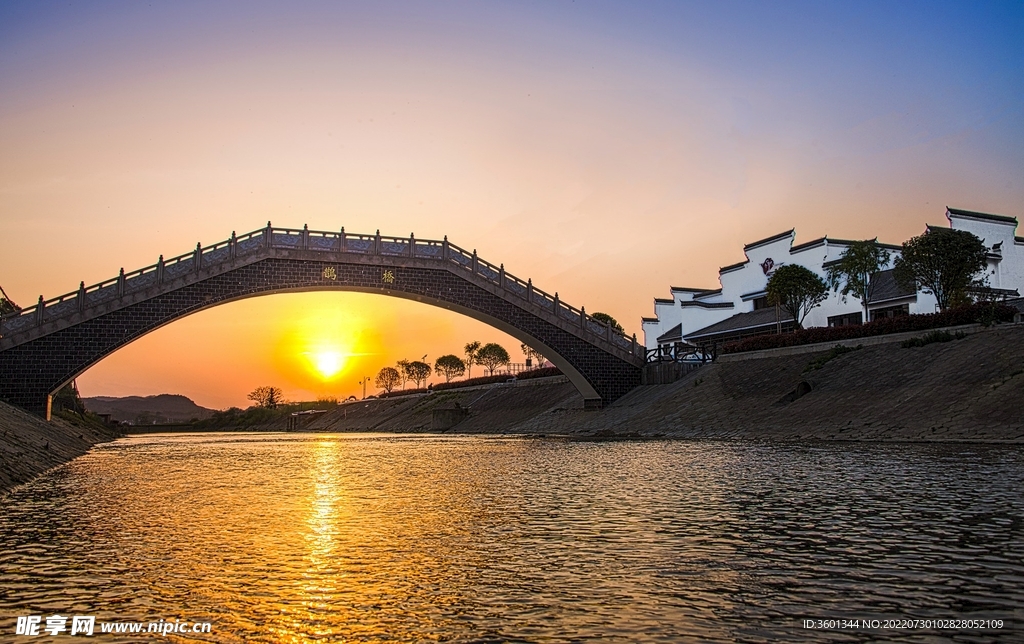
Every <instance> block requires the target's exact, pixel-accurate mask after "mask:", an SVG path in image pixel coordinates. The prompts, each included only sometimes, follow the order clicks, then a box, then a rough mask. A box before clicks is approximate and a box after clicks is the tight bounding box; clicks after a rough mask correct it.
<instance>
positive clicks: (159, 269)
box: [156, 255, 164, 284]
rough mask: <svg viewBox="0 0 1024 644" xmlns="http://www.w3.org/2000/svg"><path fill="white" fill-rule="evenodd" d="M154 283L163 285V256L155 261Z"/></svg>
mask: <svg viewBox="0 0 1024 644" xmlns="http://www.w3.org/2000/svg"><path fill="white" fill-rule="evenodd" d="M156 283H157V284H163V283H164V256H163V255H161V256H160V259H158V260H156Z"/></svg>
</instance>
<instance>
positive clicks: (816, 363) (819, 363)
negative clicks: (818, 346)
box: [804, 344, 861, 371]
mask: <svg viewBox="0 0 1024 644" xmlns="http://www.w3.org/2000/svg"><path fill="white" fill-rule="evenodd" d="M860 348H861V346H860V345H859V344H858V345H857V346H856V347H848V346H845V345H842V344H837V345H836V346H834V347H832V349H831V350H830V351H829V352H828V353H826V354H825V355H823V356H820V357H818V358H815V359H814V360H811V361H810V362H809V363H808V364H807V366H806V367H804V371H810V370H811V369H821V368H822V367H824V366H825V363H827V362H829V361H831V360H834V359H836V358H838V357H839V356H841V355H843V354H844V353H850V352H851V351H857V350H858V349H860Z"/></svg>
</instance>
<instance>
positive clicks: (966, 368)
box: [0, 324, 1024, 489]
mask: <svg viewBox="0 0 1024 644" xmlns="http://www.w3.org/2000/svg"><path fill="white" fill-rule="evenodd" d="M291 418H292V417H290V416H282V417H278V418H274V419H273V420H269V421H268V422H265V423H262V424H259V425H255V426H245V427H241V426H239V427H231V428H228V427H224V428H218V429H217V430H215V431H288V430H294V431H319V432H431V431H437V432H446V433H465V434H522V435H536V436H557V435H564V436H569V437H573V438H578V439H614V438H680V439H715V440H737V439H743V440H786V441H801V440H803V441H819V440H820V441H864V442H905V441H926V442H987V443H1017V444H1022V443H1024V325H1020V324H1017V325H1009V326H1002V327H998V328H994V329H988V330H983V331H981V332H977V333H972V334H969V335H966V336H965V337H963V338H961V339H954V340H951V341H948V342H934V343H931V344H927V345H925V346H918V347H913V348H905V347H903V346H902V345H901V344H900V343H895V342H894V343H888V344H879V345H872V346H864V347H862V348H860V349H855V350H851V351H847V352H845V353H840V352H834V351H832V350H831V349H825V348H822V349H821V350H819V351H817V352H811V353H796V354H789V355H775V356H770V357H759V358H756V359H751V360H731V361H724V360H723V361H721V362H717V363H715V364H711V365H707V366H705V367H702V368H700V369H698V370H696V371H695V372H693V373H691V374H689V375H688V376H686V377H685V378H683V379H682V380H679V381H677V382H674V383H672V384H668V385H648V386H643V387H638V388H637V389H635V390H633V391H632V392H630V393H629V394H627V395H626V396H624V397H623V398H621V399H619V400H617V401H616V402H615V403H613V404H611V405H609V406H608V407H607V408H605V409H602V410H600V411H584V410H583V399H582V398H581V397H580V396H579V394H578V393H576V390H575V389H574V388H573V386H572V385H571V384H570V383H569V382H568V380H567V379H566V378H564V377H562V376H558V377H553V378H538V379H536V380H529V381H521V382H517V383H514V384H501V385H486V386H479V387H467V388H465V389H455V390H448V391H442V392H435V393H431V394H415V395H410V396H400V397H395V398H386V399H372V400H366V401H359V402H352V403H347V404H344V405H341V406H339V407H337V408H335V409H334V410H331V411H329V412H326V413H320V414H308V415H303V416H297V417H294V420H292V419H291ZM175 429H176V430H177V431H194V430H192V429H190V428H188V427H187V426H179V427H177V428H175ZM0 432H2V435H0V459H2V460H0V465H2V467H0V488H2V489H9V488H10V487H12V486H14V485H17V484H18V483H22V482H25V481H27V480H29V479H31V478H32V477H33V476H35V475H37V474H39V473H41V472H43V471H46V470H47V469H49V468H51V467H55V466H57V465H59V464H61V463H63V462H66V461H68V460H71V459H73V458H75V457H77V456H80V455H81V454H84V453H85V452H86V451H87V450H88V449H89V448H90V447H91V446H92V445H94V444H96V443H98V442H102V441H106V440H111V439H113V438H115V437H116V430H114V429H112V428H106V429H104V428H98V427H94V426H92V425H87V424H85V423H81V424H73V423H71V422H69V421H68V420H63V419H59V418H55V420H54V421H52V422H50V423H46V422H44V421H43V420H41V419H39V418H37V417H35V416H32V415H31V414H28V413H26V412H24V411H21V410H19V409H16V408H14V407H10V406H8V405H4V404H2V403H0Z"/></svg>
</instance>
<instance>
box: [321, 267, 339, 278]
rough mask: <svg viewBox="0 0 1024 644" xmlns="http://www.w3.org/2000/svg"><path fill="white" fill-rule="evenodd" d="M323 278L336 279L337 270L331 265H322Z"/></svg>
mask: <svg viewBox="0 0 1024 644" xmlns="http://www.w3.org/2000/svg"><path fill="white" fill-rule="evenodd" d="M324 279H325V280H336V279H338V271H337V269H335V268H334V267H333V266H326V267H324Z"/></svg>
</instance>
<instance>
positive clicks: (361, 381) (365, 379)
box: [359, 376, 370, 400]
mask: <svg viewBox="0 0 1024 644" xmlns="http://www.w3.org/2000/svg"><path fill="white" fill-rule="evenodd" d="M369 380H370V376H366V377H365V378H363V379H362V380H360V381H359V384H361V385H362V386H363V400H366V383H367V382H369Z"/></svg>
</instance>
